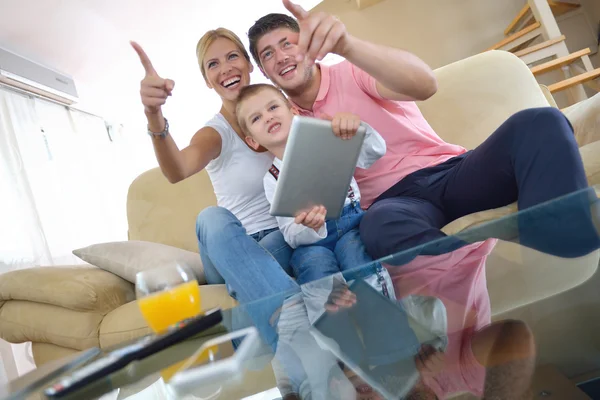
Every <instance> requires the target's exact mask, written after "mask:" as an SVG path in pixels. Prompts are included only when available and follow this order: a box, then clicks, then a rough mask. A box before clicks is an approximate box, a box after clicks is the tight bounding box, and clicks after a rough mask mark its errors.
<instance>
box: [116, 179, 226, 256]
mask: <svg viewBox="0 0 600 400" xmlns="http://www.w3.org/2000/svg"><path fill="white" fill-rule="evenodd" d="M215 205H217V199H216V197H215V193H214V190H213V187H212V184H211V182H210V179H209V177H208V173H207V172H206V170H202V171H200V172H198V173H197V174H195V175H194V176H190V177H189V178H187V179H184V180H183V181H181V182H179V183H176V184H174V185H173V184H171V183H169V182H168V181H167V180H166V179H165V177H164V176H163V174H162V172H161V171H160V168H154V169H152V170H150V171H147V172H144V173H143V174H142V175H140V176H138V177H137V178H136V179H135V180H134V181H133V182H132V183H131V186H129V192H128V194H127V222H128V223H129V240H146V241H148V242H155V243H164V244H168V245H170V246H174V247H177V248H180V249H185V250H189V251H194V252H197V251H198V242H197V240H196V217H197V216H198V213H200V211H202V210H203V209H205V208H206V207H208V206H215Z"/></svg>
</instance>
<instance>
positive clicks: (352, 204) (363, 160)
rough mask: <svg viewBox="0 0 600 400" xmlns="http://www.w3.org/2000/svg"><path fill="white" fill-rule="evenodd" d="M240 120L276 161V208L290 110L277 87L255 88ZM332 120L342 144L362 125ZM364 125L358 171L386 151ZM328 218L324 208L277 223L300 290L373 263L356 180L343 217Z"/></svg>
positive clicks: (271, 185)
mask: <svg viewBox="0 0 600 400" xmlns="http://www.w3.org/2000/svg"><path fill="white" fill-rule="evenodd" d="M236 115H237V118H238V123H239V124H240V127H241V129H242V131H243V132H244V133H245V134H246V142H247V143H248V145H250V146H251V147H252V148H254V149H258V148H259V147H260V146H263V147H265V148H266V149H267V150H269V151H270V152H271V153H273V155H274V156H275V159H274V161H273V165H272V167H271V169H270V170H269V172H268V173H267V174H266V175H265V178H264V184H265V193H266V196H267V199H268V200H269V202H272V200H273V196H274V193H275V188H276V186H277V177H278V174H279V169H280V168H281V164H282V161H281V159H282V158H283V154H284V150H285V146H286V143H287V139H288V135H289V131H290V126H291V122H292V118H293V116H294V112H293V110H292V107H291V104H290V103H289V102H288V100H287V99H286V97H285V96H284V95H283V93H282V92H281V91H280V90H279V89H277V88H276V87H275V86H271V85H265V84H259V85H250V86H248V87H246V88H244V89H243V90H242V91H241V92H240V94H239V97H238V102H237V106H236ZM330 119H331V120H332V127H333V131H334V133H335V134H336V135H337V136H339V137H340V140H343V139H349V138H351V137H352V136H353V135H354V134H356V131H357V130H358V127H359V126H360V123H361V122H360V120H359V119H358V117H356V116H354V115H351V114H338V115H336V116H335V117H334V118H330ZM363 125H364V126H365V127H366V128H367V133H366V136H365V141H364V144H363V147H362V149H361V152H360V155H359V159H358V163H357V166H358V167H359V168H369V167H370V166H371V165H372V164H373V163H374V162H375V161H377V160H378V159H379V158H381V157H382V156H383V155H384V154H385V150H386V146H385V141H384V140H383V139H382V137H381V136H380V135H379V133H377V132H376V131H375V130H374V129H373V128H371V127H370V126H369V125H367V124H363ZM326 212H327V210H325V207H323V206H315V207H314V208H313V209H311V210H307V211H303V212H300V213H298V215H297V216H296V218H288V217H277V222H278V224H279V228H280V230H281V232H282V233H283V236H284V238H285V240H286V241H287V243H288V244H289V245H290V246H291V247H292V248H294V249H295V250H294V254H293V255H292V259H291V261H290V264H291V266H292V268H293V270H294V275H295V277H296V279H297V282H298V283H299V284H303V283H306V282H310V281H313V280H316V279H319V278H323V277H325V276H329V275H331V274H334V273H336V272H340V270H341V271H345V270H349V269H352V268H355V267H358V266H360V265H364V264H367V263H371V262H372V261H373V259H372V258H371V257H370V256H369V255H368V254H367V253H366V250H365V248H364V245H363V244H362V242H361V241H360V235H359V231H358V225H359V223H360V220H361V218H362V216H363V213H364V212H363V211H362V209H361V208H360V191H359V190H358V186H357V184H356V181H355V180H354V178H352V182H351V184H350V189H349V190H348V197H347V198H346V202H345V203H344V209H343V211H342V215H341V217H340V218H339V219H337V220H328V221H325V215H326Z"/></svg>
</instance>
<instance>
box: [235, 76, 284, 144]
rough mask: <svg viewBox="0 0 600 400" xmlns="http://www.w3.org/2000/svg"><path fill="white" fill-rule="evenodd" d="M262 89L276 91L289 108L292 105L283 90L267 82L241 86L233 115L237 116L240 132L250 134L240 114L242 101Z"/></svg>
mask: <svg viewBox="0 0 600 400" xmlns="http://www.w3.org/2000/svg"><path fill="white" fill-rule="evenodd" d="M263 90H270V91H271V92H273V93H276V94H277V95H278V96H280V97H281V99H282V100H283V102H284V104H285V105H287V106H288V107H290V108H291V106H292V105H291V104H290V102H289V100H288V99H287V97H285V95H284V94H283V92H282V91H281V90H279V89H278V88H277V87H275V86H273V85H269V84H267V83H257V84H254V85H248V86H246V87H245V88H242V90H240V94H238V98H237V104H236V105H235V115H236V117H237V121H238V124H239V125H240V128H241V129H242V132H243V133H244V135H246V136H250V131H249V130H248V127H247V126H246V121H245V120H244V118H243V117H242V116H241V115H240V109H241V107H242V103H244V102H245V101H248V99H249V98H250V97H252V96H254V95H256V94H258V93H260V92H262V91H263Z"/></svg>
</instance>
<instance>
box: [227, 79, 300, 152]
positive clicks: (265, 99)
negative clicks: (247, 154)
mask: <svg viewBox="0 0 600 400" xmlns="http://www.w3.org/2000/svg"><path fill="white" fill-rule="evenodd" d="M238 112H239V114H240V115H239V116H240V118H242V119H243V120H244V123H245V124H246V129H247V130H248V131H249V133H250V136H246V142H248V144H249V145H250V146H252V148H254V149H258V148H259V147H260V146H264V147H265V148H266V149H267V150H271V148H273V147H276V146H285V143H286V142H287V138H288V135H289V133H290V126H291V123H292V118H293V117H294V114H293V113H292V110H291V109H290V108H289V105H288V104H287V103H286V102H285V101H284V100H283V99H282V98H281V96H279V95H278V94H277V93H275V92H273V91H271V90H268V89H265V90H261V91H260V92H258V93H256V94H255V95H254V96H252V97H249V98H248V99H246V100H245V101H244V102H243V103H242V105H241V107H240V109H239V111H238Z"/></svg>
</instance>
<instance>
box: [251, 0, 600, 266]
mask: <svg viewBox="0 0 600 400" xmlns="http://www.w3.org/2000/svg"><path fill="white" fill-rule="evenodd" d="M283 3H284V5H285V6H286V8H287V9H288V10H289V11H290V12H291V13H292V14H293V15H294V16H295V17H296V18H297V20H298V21H296V20H294V19H293V18H291V17H289V16H286V15H283V14H269V15H267V16H265V17H263V18H261V19H259V20H258V21H257V22H256V23H255V24H254V25H253V26H252V27H251V28H250V30H249V32H248V37H249V40H250V52H251V53H252V56H253V57H254V59H255V61H256V62H257V64H258V66H259V68H260V69H261V71H262V72H263V73H264V74H265V75H266V76H267V77H268V78H269V79H270V80H271V81H272V82H273V83H274V84H275V85H277V86H279V87H280V88H281V89H282V90H283V91H284V92H285V93H286V94H287V95H288V96H289V98H290V100H291V101H292V102H293V103H294V104H295V105H296V107H297V109H298V111H299V112H300V113H301V114H302V115H310V116H315V117H321V116H323V115H324V114H329V115H333V114H335V113H337V112H349V113H354V114H357V115H358V116H359V117H360V118H361V119H362V120H363V121H365V122H367V123H369V124H370V125H371V126H373V128H374V129H376V130H377V131H379V132H380V133H381V135H382V136H383V137H384V139H385V140H386V143H387V148H388V151H387V153H386V155H385V156H384V157H383V158H381V159H380V160H379V161H377V162H376V163H375V164H374V165H373V166H372V167H371V168H370V169H369V170H361V169H357V171H356V174H355V178H356V180H357V181H358V185H359V187H360V190H361V192H363V203H362V205H363V207H365V208H369V210H368V212H367V213H366V215H365V217H364V219H363V221H362V223H361V228H360V230H361V238H362V240H363V241H364V243H365V246H366V247H367V250H368V251H369V253H370V254H371V255H372V256H373V258H375V259H378V258H381V257H384V256H387V255H390V254H394V253H396V252H398V251H401V250H405V249H409V248H414V247H415V246H418V245H422V244H424V243H427V242H430V241H433V240H436V239H440V238H442V237H444V236H445V235H444V234H443V233H442V232H441V230H440V228H442V227H443V226H444V225H446V224H448V223H449V222H451V221H453V220H455V219H458V218H460V217H462V216H464V215H467V214H471V213H474V212H478V211H483V210H487V209H493V208H498V207H502V206H505V205H508V204H511V203H513V202H514V201H517V200H518V203H519V208H520V209H525V208H528V207H532V206H534V205H537V204H540V203H543V202H545V201H548V200H551V199H554V198H557V197H560V196H563V195H566V194H569V193H572V192H576V191H578V190H582V189H585V188H586V187H587V180H586V177H585V172H584V169H583V164H582V161H581V158H580V155H579V151H578V147H577V143H576V142H575V138H574V135H573V130H572V127H571V125H570V123H569V122H568V120H567V119H566V118H565V117H564V116H563V115H562V113H560V111H558V110H556V109H553V108H539V109H530V110H524V111H521V112H519V113H517V114H516V115H514V116H512V117H511V118H509V119H508V120H507V121H506V122H505V123H504V124H503V125H502V126H501V127H500V128H498V130H497V131H496V132H495V133H493V134H492V135H491V136H490V137H489V138H488V139H487V140H486V141H485V142H484V143H483V144H481V145H480V146H479V147H477V148H476V149H475V150H473V151H470V152H467V151H466V150H465V149H464V148H462V147H460V146H456V145H452V144H448V143H446V142H444V141H443V140H442V139H441V138H440V137H439V136H438V135H437V134H436V133H435V132H434V131H433V129H432V128H431V127H430V126H429V124H428V123H427V121H425V119H424V118H423V116H422V114H421V113H420V111H419V109H418V107H417V106H416V104H415V103H414V101H420V100H426V99H427V98H429V97H430V96H432V95H433V94H435V92H436V90H437V83H436V79H435V76H434V74H433V71H432V70H431V69H430V68H429V67H428V66H427V65H426V64H425V63H424V62H423V61H421V60H420V59H419V58H418V57H416V56H415V55H413V54H410V53H408V52H406V51H402V50H399V49H393V48H390V47H386V46H380V45H376V44H373V43H369V42H366V41H363V40H361V39H358V38H356V37H354V36H352V35H350V34H349V33H348V32H347V31H346V28H345V27H344V25H343V24H342V23H341V22H340V21H339V20H337V19H336V18H335V17H333V16H331V15H327V14H324V13H315V14H309V13H308V12H306V11H305V10H303V9H302V7H300V6H298V5H296V4H294V3H292V2H291V1H290V0H283ZM330 52H332V53H335V54H338V55H340V56H342V57H344V58H346V61H344V62H342V63H340V64H337V65H334V66H325V65H320V64H316V63H315V60H317V61H318V60H321V59H323V58H324V57H325V56H326V55H327V54H328V53H330ZM575 200H576V201H575ZM575 200H574V202H575V203H577V202H579V203H578V204H580V203H581V201H583V202H585V199H583V200H582V199H581V198H577V199H575ZM585 206H587V209H586V210H583V212H580V211H581V209H580V210H578V212H577V213H576V214H579V217H580V218H578V219H577V223H578V224H577V225H576V226H574V228H577V229H576V230H578V231H579V232H580V233H581V235H580V236H585V237H584V238H583V239H582V238H581V237H578V238H577V240H576V241H572V242H569V243H567V244H564V243H562V242H561V240H562V238H561V236H560V235H559V234H554V233H556V232H552V233H553V234H548V235H546V237H543V235H541V233H544V232H545V231H546V230H545V229H539V228H538V230H536V231H535V232H528V231H527V230H526V229H525V230H523V229H521V231H520V235H521V237H520V241H521V243H522V244H524V245H528V246H530V247H534V248H536V249H538V250H541V251H545V252H553V254H555V255H561V256H570V257H573V256H581V255H583V254H587V253H589V252H590V251H592V250H593V249H595V248H597V247H598V245H599V239H598V234H597V232H596V231H595V230H594V228H593V226H592V225H591V224H590V219H591V217H590V215H589V203H588V204H587V205H585V204H584V208H585ZM594 212H595V213H597V209H596V210H594ZM570 220H573V219H572V218H571V219H570ZM574 225H575V224H574ZM521 228H523V227H522V226H521ZM584 228H585V229H584ZM551 239H555V240H554V241H553V240H551ZM556 241H558V242H559V243H558V244H559V246H557V245H556V243H555V242H556ZM561 243H562V244H563V246H560V244H561ZM572 243H575V244H576V245H577V246H576V248H575V249H573V248H569V247H570V244H572ZM463 245H465V243H464V242H462V241H460V240H456V241H455V242H454V244H453V246H451V247H450V248H448V249H445V251H450V250H453V249H455V248H458V247H461V246H463Z"/></svg>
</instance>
